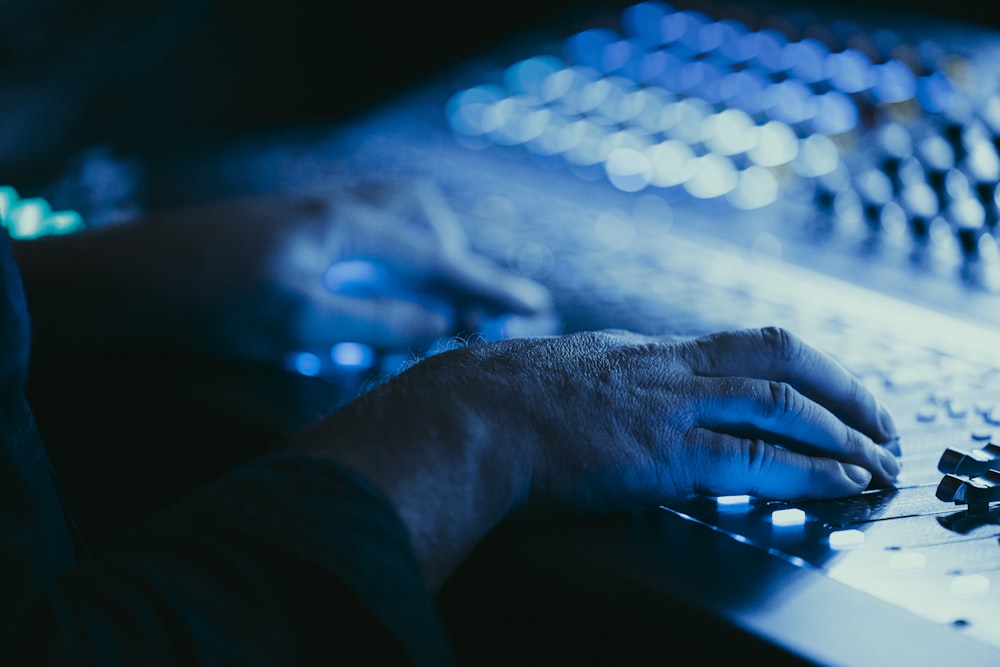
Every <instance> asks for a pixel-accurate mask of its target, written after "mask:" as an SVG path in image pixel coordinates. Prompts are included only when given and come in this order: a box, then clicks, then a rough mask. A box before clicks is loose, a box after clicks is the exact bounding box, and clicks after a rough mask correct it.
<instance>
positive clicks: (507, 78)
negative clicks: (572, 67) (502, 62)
mask: <svg viewBox="0 0 1000 667" xmlns="http://www.w3.org/2000/svg"><path fill="white" fill-rule="evenodd" d="M562 68H563V64H562V61H561V60H559V59H558V58H555V57H552V56H538V57H535V58H529V59H527V60H522V61H521V62H518V63H515V64H513V65H511V66H510V67H508V68H507V70H506V71H505V72H504V84H505V85H506V86H507V89H508V90H510V91H511V92H513V93H516V94H524V95H530V96H533V97H538V98H541V97H542V87H543V85H544V83H545V81H546V80H547V79H548V78H549V77H550V76H551V75H552V74H554V73H555V72H558V71H559V70H561V69H562Z"/></svg>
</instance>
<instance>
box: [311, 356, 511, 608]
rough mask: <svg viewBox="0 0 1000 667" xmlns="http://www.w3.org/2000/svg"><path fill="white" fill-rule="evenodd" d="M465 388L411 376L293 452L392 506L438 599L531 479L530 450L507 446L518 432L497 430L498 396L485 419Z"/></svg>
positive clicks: (438, 377) (345, 411)
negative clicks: (364, 485)
mask: <svg viewBox="0 0 1000 667" xmlns="http://www.w3.org/2000/svg"><path fill="white" fill-rule="evenodd" d="M436 361H437V359H436V358H431V359H430V360H427V361H425V362H423V364H421V366H425V365H427V364H435V363H436ZM421 370H427V369H426V368H422V369H421ZM473 372H475V371H473ZM411 375H413V376H412V377H411ZM453 383H454V384H453ZM418 384H419V386H418ZM461 386H462V377H461V376H456V375H455V374H453V373H451V374H444V373H441V374H437V373H434V372H433V371H431V372H424V373H422V374H420V375H415V374H407V373H404V374H403V375H402V376H399V377H397V378H395V379H394V380H393V381H392V382H391V383H388V384H386V385H383V386H381V387H378V388H376V389H374V390H373V391H371V392H369V393H368V394H366V395H364V396H362V397H361V398H359V399H357V400H356V401H354V402H353V403H351V404H349V405H347V406H346V407H344V408H342V409H341V410H340V411H339V412H338V413H337V414H335V415H333V416H332V417H331V418H329V419H327V420H325V421H323V422H322V423H320V424H319V425H318V426H317V427H316V428H315V429H314V430H312V431H311V432H309V433H307V434H305V435H304V436H303V437H301V438H300V439H299V440H298V442H296V443H295V444H294V448H295V449H299V450H304V451H309V452H311V453H314V454H317V455H320V456H324V457H327V458H329V459H331V460H333V461H336V462H338V463H340V464H342V465H345V466H347V467H350V468H352V469H354V470H356V471H358V472H359V473H360V474H361V475H363V476H364V477H365V478H367V479H368V480H369V481H370V482H371V483H372V484H373V485H374V486H375V487H376V488H378V489H379V490H380V491H381V492H382V493H383V494H384V495H385V496H386V497H387V498H388V499H389V500H390V502H391V503H392V504H393V505H394V506H395V508H396V511H397V512H398V514H399V515H400V517H401V518H402V520H403V523H404V524H405V525H406V527H407V529H408V531H409V533H410V538H411V541H412V544H413V549H414V551H415V553H416V556H417V561H418V563H419V564H420V568H421V571H422V573H423V575H424V579H425V581H426V582H427V585H428V588H429V590H430V591H432V592H433V591H436V590H437V589H438V588H439V587H440V586H441V585H442V584H443V583H444V582H445V580H446V579H447V578H448V576H449V575H450V574H451V572H452V571H453V570H454V569H455V568H456V567H457V565H458V564H459V563H460V562H461V561H462V560H463V559H464V558H465V557H466V556H467V555H468V554H469V553H470V552H471V551H472V549H473V548H475V546H476V544H477V543H478V542H479V541H480V540H481V539H482V538H483V537H484V536H485V535H486V534H487V533H488V532H490V531H491V530H492V529H493V528H494V527H495V526H496V525H497V524H498V523H499V522H500V521H501V520H502V519H503V518H505V517H506V516H508V515H509V514H510V513H511V512H512V511H513V510H514V508H515V507H516V506H517V505H518V503H519V502H520V500H519V499H521V498H522V496H523V493H524V490H523V487H524V486H525V485H526V482H527V480H528V479H530V475H529V474H528V471H527V460H528V457H527V456H526V455H524V454H523V452H524V445H525V443H523V442H519V441H518V439H517V438H516V437H511V438H510V439H509V440H505V441H504V442H502V443H501V442H500V438H499V437H498V436H499V435H500V434H501V433H505V434H506V435H507V436H513V434H514V430H513V429H501V428H499V427H498V426H497V425H496V424H494V423H492V422H491V418H493V419H495V417H496V415H502V414H504V410H503V409H502V408H501V407H500V406H498V405H496V403H497V402H499V401H500V400H502V399H499V398H496V397H494V398H495V399H496V400H495V401H494V404H493V406H492V407H493V408H494V409H496V412H492V413H491V412H489V411H487V410H479V409H478V408H477V405H476V401H475V392H471V391H470V392H463V391H462V390H461ZM470 388H471V387H470ZM519 452H521V453H519Z"/></svg>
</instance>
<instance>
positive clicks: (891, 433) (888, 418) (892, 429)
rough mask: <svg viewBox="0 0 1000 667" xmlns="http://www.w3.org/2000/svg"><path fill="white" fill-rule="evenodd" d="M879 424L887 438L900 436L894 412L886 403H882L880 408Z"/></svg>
mask: <svg viewBox="0 0 1000 667" xmlns="http://www.w3.org/2000/svg"><path fill="white" fill-rule="evenodd" d="M878 425H879V428H881V429H882V433H884V434H885V436H886V439H888V440H892V439H893V438H898V437H899V433H898V432H897V431H896V420H894V419H893V418H892V413H891V412H889V410H888V408H886V407H885V406H884V405H880V406H879V409H878Z"/></svg>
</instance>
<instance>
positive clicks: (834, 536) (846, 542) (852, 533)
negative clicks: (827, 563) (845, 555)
mask: <svg viewBox="0 0 1000 667" xmlns="http://www.w3.org/2000/svg"><path fill="white" fill-rule="evenodd" d="M828 539H829V542H830V548H831V549H837V550H841V549H853V548H855V547H860V546H861V545H862V544H864V543H865V534H864V533H862V532H861V531H860V530H855V529H853V528H850V529H847V530H835V531H834V532H832V533H830V537H829V538H828Z"/></svg>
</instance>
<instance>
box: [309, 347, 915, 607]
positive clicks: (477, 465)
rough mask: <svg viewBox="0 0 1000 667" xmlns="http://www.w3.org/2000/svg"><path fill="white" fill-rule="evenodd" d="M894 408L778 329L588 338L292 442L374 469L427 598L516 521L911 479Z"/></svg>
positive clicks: (482, 370)
mask: <svg viewBox="0 0 1000 667" xmlns="http://www.w3.org/2000/svg"><path fill="white" fill-rule="evenodd" d="M896 437H897V436H896V430H895V425H894V423H893V420H892V417H891V415H890V414H889V413H888V412H887V411H886V410H885V408H884V407H882V406H881V405H880V404H879V402H878V401H877V400H876V398H875V397H874V396H873V395H872V394H871V393H869V392H868V391H867V390H866V389H865V388H864V387H863V386H862V385H861V384H860V383H859V382H858V381H857V380H856V379H855V378H854V377H852V376H851V375H850V374H849V373H848V372H847V371H846V370H845V369H844V368H843V367H842V366H840V365H839V364H838V363H836V362H835V361H834V360H833V359H831V358H830V357H828V356H826V355H824V354H823V353H821V352H819V351H817V350H816V349H814V348H812V347H809V346H808V345H807V344H806V343H804V342H803V341H801V340H800V339H798V338H797V337H795V336H794V335H793V334H791V333H789V332H788V331H785V330H782V329H778V328H765V329H759V330H758V329H754V330H745V331H732V332H721V333H718V334H713V335H710V336H706V337H703V338H697V339H689V340H679V339H659V338H649V337H644V336H639V335H635V334H631V333H627V332H620V331H606V332H588V333H579V334H572V335H566V336H556V337H540V338H527V339H519V340H509V341H501V342H498V343H490V344H484V345H479V346H471V347H466V348H461V349H457V350H454V351H450V352H447V353H442V354H440V355H436V356H434V357H431V358H429V359H427V360H425V361H424V362H422V363H420V364H417V365H416V366H414V367H412V368H411V369H409V370H408V371H407V372H405V373H403V374H401V375H400V376H398V377H397V378H395V379H393V380H391V381H390V382H388V383H386V384H384V385H382V386H380V387H378V388H376V389H375V390H373V391H372V392H370V393H368V394H366V395H364V396H362V397H360V398H359V399H357V400H356V401H355V402H353V403H351V404H348V405H347V406H345V407H344V408H343V409H342V410H340V411H339V412H337V413H335V414H334V415H332V416H331V417H330V418H329V419H327V420H325V421H324V422H322V423H321V424H319V425H318V426H317V427H316V428H314V429H312V430H311V431H310V432H308V433H306V434H304V435H303V436H302V437H301V438H300V440H299V441H298V442H297V443H296V444H295V447H296V448H297V449H300V450H302V451H307V452H310V453H312V454H316V455H320V456H327V457H330V458H332V459H334V460H336V461H338V462H340V463H342V464H345V465H348V466H351V467H353V468H355V469H356V470H358V471H359V472H361V473H362V474H363V475H365V476H366V477H367V478H368V479H369V480H371V481H372V482H373V483H374V484H375V485H376V486H377V487H378V488H380V489H381V490H382V491H383V492H384V493H385V494H386V495H387V496H388V497H389V499H390V500H391V501H392V502H393V503H394V504H395V506H396V507H397V509H398V511H399V513H400V515H401V516H402V517H403V520H404V522H405V523H406V524H407V526H408V528H409V530H410V534H411V537H412V539H413V543H414V547H415V549H416V552H417V555H418V558H419V560H420V562H421V564H422V567H423V571H424V574H425V577H426V580H427V583H428V586H429V588H430V589H431V590H436V589H437V588H438V587H439V586H440V585H441V584H442V583H443V582H444V581H445V580H446V579H447V577H448V575H449V574H450V572H451V571H452V570H453V569H454V568H455V567H456V566H457V564H458V563H459V562H460V561H461V560H462V558H463V557H464V556H465V555H466V554H468V553H469V551H470V550H471V549H472V548H473V547H474V546H475V544H476V543H477V542H478V541H479V540H480V539H481V538H482V537H483V536H485V535H486V533H488V532H489V531H490V530H492V529H493V528H494V527H495V526H496V525H497V524H498V523H499V522H501V521H503V520H505V519H508V518H544V517H552V516H568V515H571V516H584V515H593V514H604V513H609V512H618V511H627V510H634V509H640V508H645V507H652V506H656V505H659V504H662V503H664V502H667V501H669V500H671V499H675V498H679V497H683V496H686V495H689V494H691V493H706V494H712V495H723V494H751V495H756V496H763V497H771V498H778V499H792V498H834V497H841V496H849V495H854V494H857V493H860V492H861V491H863V490H865V489H866V488H867V487H869V485H874V486H888V485H891V484H892V481H893V480H894V478H895V477H896V475H897V474H898V472H899V464H898V462H897V461H896V458H895V456H894V455H893V454H894V452H895V453H897V454H898V448H897V446H896V445H895V442H896Z"/></svg>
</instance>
